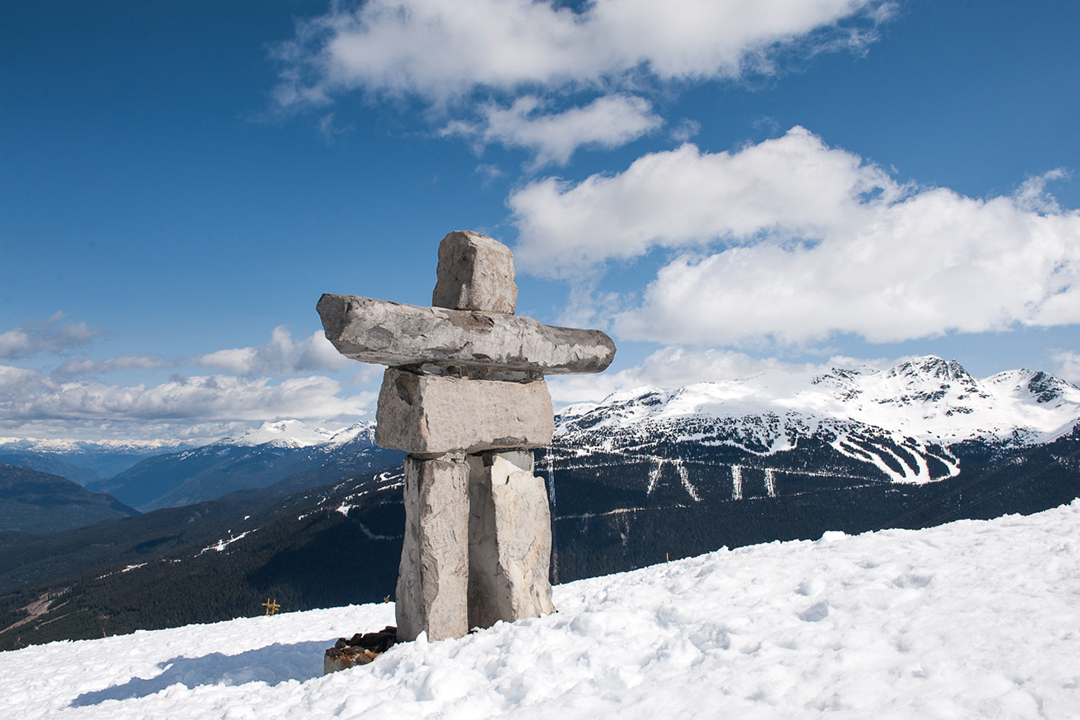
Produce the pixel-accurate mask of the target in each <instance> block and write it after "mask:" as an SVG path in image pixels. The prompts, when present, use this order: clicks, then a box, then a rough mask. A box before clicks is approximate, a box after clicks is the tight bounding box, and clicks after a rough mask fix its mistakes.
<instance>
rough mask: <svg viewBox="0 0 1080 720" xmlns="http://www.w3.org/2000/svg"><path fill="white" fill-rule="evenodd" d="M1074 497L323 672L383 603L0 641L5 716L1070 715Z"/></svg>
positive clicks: (713, 570) (587, 597) (644, 581)
mask: <svg viewBox="0 0 1080 720" xmlns="http://www.w3.org/2000/svg"><path fill="white" fill-rule="evenodd" d="M1078 537H1080V501H1077V502H1074V503H1073V504H1072V505H1069V506H1066V507H1061V508H1057V509H1054V510H1050V511H1047V512H1044V513H1040V514H1038V515H1033V516H1029V517H1020V516H1010V517H1005V518H1000V519H997V520H992V521H961V522H956V523H952V524H950V525H945V526H941V527H937V528H932V529H927V530H919V531H908V530H888V531H882V532H878V533H871V534H865V535H860V536H855V537H852V536H847V535H844V534H843V533H835V532H830V533H826V534H825V535H824V536H823V537H822V538H821V540H818V541H817V542H789V543H770V544H767V545H759V546H754V547H746V548H740V549H738V550H734V551H728V550H720V551H718V552H715V553H710V554H708V555H704V556H701V557H697V558H691V559H687V560H681V561H677V562H671V563H667V564H664V565H658V566H655V567H649V568H644V569H642V570H638V571H635V572H629V573H623V574H619V575H612V576H608V577H601V578H594V579H590V580H584V581H580V582H575V583H569V584H566V585H562V586H559V587H557V588H556V589H555V604H556V607H557V608H558V609H559V612H558V613H557V614H554V615H551V616H548V617H544V618H538V619H535V620H529V621H524V622H519V623H515V624H512V625H509V624H499V625H496V626H495V627H493V628H490V629H488V630H484V631H481V632H478V633H475V634H473V635H470V636H468V637H466V638H463V639H461V640H458V641H447V642H440V643H431V644H429V643H426V642H424V641H423V640H420V641H417V642H415V643H409V644H403V645H399V646H397V647H395V648H392V649H391V650H390V651H389V652H388V653H386V654H385V655H384V656H382V657H380V658H379V659H378V660H377V661H375V662H374V663H372V664H371V665H367V666H364V667H359V668H354V669H351V670H348V671H344V672H340V673H336V674H334V675H330V676H326V677H322V675H321V672H322V653H323V651H324V650H325V649H326V648H327V647H329V646H330V645H331V644H332V643H333V641H334V639H335V638H337V637H340V636H351V635H352V634H353V633H355V632H358V631H370V630H377V629H379V628H381V627H383V626H384V625H385V624H388V623H392V622H393V614H394V608H393V605H392V604H390V603H386V604H378V605H366V606H352V607H346V608H335V609H330V610H317V611H311V612H305V613H289V614H284V615H278V616H275V617H257V618H246V619H239V620H233V621H231V622H225V623H218V624H215V625H206V626H189V627H184V628H178V629H174V630H162V631H155V632H138V633H135V634H133V635H128V636H119V637H113V638H107V639H102V640H90V641H82V642H63V643H54V644H51V645H46V646H41V647H31V648H27V649H24V650H19V651H14V652H7V653H0V678H3V687H4V692H3V693H0V717H5V718H16V719H21V718H27V719H30V718H50V720H51V719H54V718H67V717H72V718H109V719H110V720H124V719H126V718H146V717H167V718H200V719H203V718H260V719H263V718H360V717H363V718H386V719H389V718H394V719H397V718H420V717H442V718H470V719H474V718H495V717H499V718H504V717H509V718H551V717H557V718H560V719H570V718H598V717H619V718H642V719H643V720H644V719H648V720H655V718H667V717H685V718H698V717H709V718H712V717H729V716H730V717H739V718H777V717H785V718H794V717H798V718H817V717H828V718H852V719H854V718H859V719H862V718H867V717H875V718H914V717H919V718H946V717H948V718H953V717H1008V718H1029V717H1030V718H1062V719H1064V718H1074V717H1078V716H1080V643H1078V642H1077V640H1076V632H1077V631H1076V627H1077V626H1078V625H1080V605H1078V604H1077V602H1076V598H1077V597H1080V540H1078V539H1077V538H1078Z"/></svg>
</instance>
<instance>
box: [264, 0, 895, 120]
mask: <svg viewBox="0 0 1080 720" xmlns="http://www.w3.org/2000/svg"><path fill="white" fill-rule="evenodd" d="M889 7H891V5H890V4H889V3H885V2H881V1H880V0H815V1H814V2H805V0H760V1H759V2H755V3H752V4H751V3H746V2H735V1H733V0H727V1H722V0H669V2H665V3H655V2H641V1H640V0H595V1H594V2H590V3H587V4H585V6H584V8H583V9H582V10H581V12H574V11H573V10H571V9H570V8H567V7H564V6H562V5H561V3H555V2H543V1H540V2H534V1H533V0H459V1H458V2H454V3H446V2H443V1H442V0H369V1H368V2H366V3H364V4H362V5H360V6H359V7H356V8H355V9H342V7H341V6H338V5H334V6H333V9H332V10H331V12H330V13H328V14H327V15H324V16H322V17H319V18H316V19H314V20H311V21H309V22H306V23H304V24H302V25H301V26H299V29H298V33H297V36H296V38H295V39H294V40H293V41H291V42H289V43H286V44H284V45H283V46H281V47H280V48H279V57H280V59H281V60H282V61H283V62H284V70H283V72H282V76H281V82H280V84H279V86H278V88H277V92H276V95H277V99H278V102H280V103H281V104H282V105H285V106H289V105H296V104H323V103H326V102H328V101H329V100H330V97H331V96H332V95H333V94H335V93H338V92H343V91H348V90H353V89H357V88H359V89H363V90H366V91H369V92H372V93H376V94H378V93H383V94H388V95H391V96H404V95H417V96H420V97H423V98H426V99H428V100H430V101H432V102H436V103H443V102H446V101H449V100H452V99H455V98H461V97H464V96H467V95H469V94H470V93H471V92H473V91H474V90H475V89H477V88H484V89H487V90H495V91H504V92H516V91H518V90H520V89H522V88H530V87H544V88H548V89H560V88H567V87H570V88H582V87H596V86H599V85H601V84H604V83H608V84H610V83H620V82H626V81H627V80H629V79H630V78H632V77H634V76H636V75H640V74H642V73H644V74H647V75H649V76H651V77H653V78H656V79H658V80H661V81H671V80H703V79H713V78H736V77H739V76H740V75H741V74H742V73H744V72H745V71H747V70H748V69H754V70H756V71H766V72H768V71H771V70H772V63H771V58H772V57H773V55H775V53H776V52H777V50H778V48H780V47H782V46H784V45H788V44H791V43H794V42H796V41H799V40H802V41H803V42H806V43H809V44H810V45H811V46H812V48H815V49H822V48H826V49H828V48H833V47H836V46H837V45H841V46H848V47H851V46H856V47H858V46H863V45H865V44H866V43H867V42H869V41H871V40H872V39H873V34H872V30H867V26H869V27H870V28H872V27H873V26H874V25H875V24H876V23H878V22H880V21H881V20H882V19H884V18H885V17H887V15H888V9H889ZM844 21H852V22H849V23H847V26H845V23H844Z"/></svg>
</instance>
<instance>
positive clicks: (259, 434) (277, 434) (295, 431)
mask: <svg viewBox="0 0 1080 720" xmlns="http://www.w3.org/2000/svg"><path fill="white" fill-rule="evenodd" d="M331 437H333V433H332V432H330V431H329V430H326V429H324V428H320V427H315V426H313V425H308V424H307V423H304V422H301V421H300V420H268V421H266V422H264V423H263V424H262V425H261V426H260V427H258V428H252V429H250V430H245V431H244V432H242V433H240V434H239V435H235V436H230V437H225V438H222V439H221V440H218V441H217V442H216V443H214V444H215V445H245V446H252V447H253V446H255V445H266V444H267V443H272V444H275V445H281V446H286V447H310V446H312V445H320V444H322V443H325V442H326V441H327V440H329V439H330V438H331Z"/></svg>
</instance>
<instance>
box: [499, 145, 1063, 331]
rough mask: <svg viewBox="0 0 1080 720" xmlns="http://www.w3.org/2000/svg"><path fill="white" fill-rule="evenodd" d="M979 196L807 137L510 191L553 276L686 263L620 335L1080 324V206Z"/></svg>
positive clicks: (682, 152)
mask: <svg viewBox="0 0 1080 720" xmlns="http://www.w3.org/2000/svg"><path fill="white" fill-rule="evenodd" d="M1057 176H1058V173H1057V172H1054V173H1050V174H1049V175H1048V176H1046V177H1043V178H1037V179H1034V180H1031V181H1029V182H1027V183H1025V184H1024V185H1023V186H1022V187H1021V188H1020V190H1019V191H1018V193H1017V194H1016V195H1014V196H1010V197H994V198H990V199H978V198H970V197H965V196H963V195H960V194H958V193H956V192H953V191H951V190H948V189H946V188H920V187H913V186H903V185H900V184H898V183H897V182H895V181H894V180H893V179H892V178H890V177H889V175H888V174H887V173H886V172H884V171H883V170H882V169H881V168H879V167H877V166H876V165H873V164H869V163H866V162H864V161H863V160H862V159H861V158H859V157H858V156H856V155H853V154H851V153H848V152H846V151H844V150H841V149H834V148H829V147H828V146H826V145H825V143H824V142H822V140H821V139H820V138H818V137H816V136H814V135H813V134H811V133H810V132H808V131H806V130H804V129H802V128H798V127H797V128H794V129H793V130H791V131H790V132H788V133H787V134H786V135H784V136H783V137H781V138H777V139H773V140H768V141H765V142H762V143H760V144H758V145H753V146H750V147H747V148H744V149H742V150H740V151H739V152H735V153H715V154H710V153H702V152H701V151H699V150H698V148H696V147H694V146H693V145H684V146H682V147H681V148H679V149H676V150H673V151H670V152H661V153H654V154H650V155H647V156H644V157H642V158H640V159H638V160H637V161H636V162H634V163H633V164H632V165H631V166H630V167H629V168H628V169H627V170H626V171H624V172H622V173H620V174H617V175H613V176H600V175H598V176H593V177H590V178H588V179H586V180H584V181H582V182H580V183H578V184H575V185H571V184H565V183H560V182H559V181H557V180H555V179H551V178H548V179H543V180H540V181H537V182H534V183H532V184H530V185H528V186H526V187H524V188H522V189H521V190H520V191H518V192H516V193H515V194H514V195H512V196H511V198H510V201H509V202H510V205H511V207H512V209H513V211H514V213H515V216H516V223H517V225H518V228H519V231H520V234H519V238H518V245H517V248H516V252H515V254H516V257H517V258H518V260H519V262H520V263H521V264H522V267H523V268H525V269H528V270H529V271H531V272H534V273H538V274H542V275H548V276H553V277H571V278H573V277H580V276H583V275H587V274H589V273H595V272H596V271H597V269H598V268H600V267H602V266H603V264H604V263H605V262H607V261H609V260H612V259H622V260H633V259H636V258H639V257H640V256H642V255H644V254H646V253H648V252H649V251H650V250H652V249H653V248H657V247H660V248H668V249H671V250H673V251H675V252H676V253H677V255H676V256H675V257H674V258H673V259H670V260H669V261H668V262H667V264H666V265H664V267H662V268H661V269H660V271H659V273H658V275H657V277H656V278H655V280H653V281H652V282H651V283H650V284H649V286H648V288H647V290H646V291H645V293H644V297H643V300H642V302H641V304H640V305H638V306H635V307H629V308H627V309H625V310H624V311H622V312H621V313H618V314H617V315H616V317H615V318H614V320H615V322H614V330H615V331H616V332H617V333H618V334H619V335H621V336H622V337H624V338H631V339H642V340H652V341H658V342H662V343H665V344H672V345H675V344H678V345H693V344H701V345H714V344H728V345H742V346H751V345H760V344H761V343H762V342H775V343H779V344H785V345H797V344H803V343H810V342H815V341H820V340H822V339H824V338H827V337H828V336H829V335H831V334H834V333H853V334H857V335H860V336H862V337H864V338H866V339H867V340H870V341H872V342H886V341H900V340H905V339H912V338H920V337H928V336H934V335H940V334H942V333H946V332H949V331H960V332H983V331H988V330H1002V329H1008V328H1010V327H1013V326H1016V325H1042V326H1047V325H1058V324H1069V323H1076V322H1080V213H1078V212H1076V211H1063V210H1060V209H1059V208H1058V207H1057V206H1056V204H1055V203H1054V202H1053V200H1052V198H1050V197H1049V196H1047V195H1046V194H1045V188H1044V187H1043V183H1045V181H1046V180H1047V179H1053V178H1055V177H1057Z"/></svg>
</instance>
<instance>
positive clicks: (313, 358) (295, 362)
mask: <svg viewBox="0 0 1080 720" xmlns="http://www.w3.org/2000/svg"><path fill="white" fill-rule="evenodd" d="M194 364H196V365H199V366H202V367H213V368H218V369H220V370H225V371H227V372H231V373H235V374H237V375H263V374H271V375H292V374H297V373H307V372H320V371H328V370H343V369H348V368H354V369H355V368H357V367H358V365H357V363H356V362H355V361H353V360H349V359H348V358H346V357H345V356H343V355H342V354H341V353H339V352H338V351H337V350H336V349H334V346H333V345H331V344H330V341H329V340H327V339H326V337H325V335H324V334H323V333H322V332H321V331H317V332H315V333H313V334H312V335H311V337H309V338H307V339H306V340H300V341H296V340H293V337H292V333H290V332H289V329H288V328H287V327H285V326H284V325H279V326H278V327H276V328H274V329H273V331H271V333H270V341H269V342H268V343H266V344H265V345H257V346H254V347H244V348H232V349H229V350H218V351H217V352H212V353H210V354H208V355H201V356H199V357H198V358H195V360H194Z"/></svg>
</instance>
